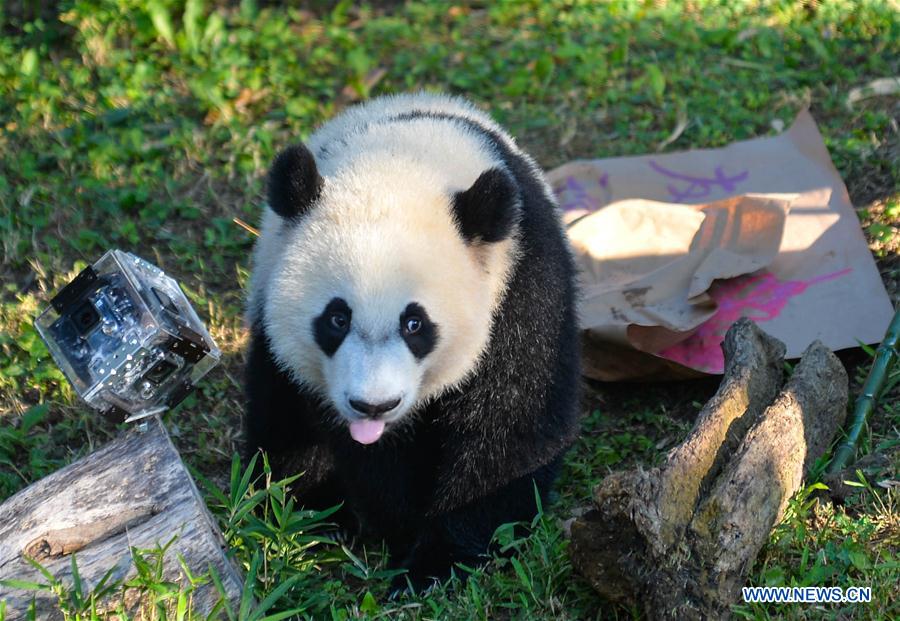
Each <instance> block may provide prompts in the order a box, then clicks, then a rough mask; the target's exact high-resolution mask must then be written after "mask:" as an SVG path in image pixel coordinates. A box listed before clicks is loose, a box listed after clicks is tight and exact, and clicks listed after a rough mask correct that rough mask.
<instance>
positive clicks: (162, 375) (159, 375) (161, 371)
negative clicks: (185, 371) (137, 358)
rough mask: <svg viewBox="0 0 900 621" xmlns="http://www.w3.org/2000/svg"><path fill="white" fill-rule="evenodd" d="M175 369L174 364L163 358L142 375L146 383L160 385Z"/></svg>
mask: <svg viewBox="0 0 900 621" xmlns="http://www.w3.org/2000/svg"><path fill="white" fill-rule="evenodd" d="M175 368H176V367H175V365H174V364H172V363H171V362H169V361H168V360H166V359H165V358H163V359H162V360H158V361H156V362H155V363H154V364H153V366H152V367H150V368H149V369H147V372H146V373H144V379H145V380H147V381H148V382H153V383H154V384H156V385H159V384H162V383H163V381H165V379H166V378H167V377H169V376H170V375H171V374H172V371H174V370H175Z"/></svg>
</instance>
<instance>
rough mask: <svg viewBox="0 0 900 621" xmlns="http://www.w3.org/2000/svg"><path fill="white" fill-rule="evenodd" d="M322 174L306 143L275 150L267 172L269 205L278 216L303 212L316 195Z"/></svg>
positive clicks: (320, 187)
mask: <svg viewBox="0 0 900 621" xmlns="http://www.w3.org/2000/svg"><path fill="white" fill-rule="evenodd" d="M321 191H322V177H321V176H319V170H318V168H316V160H315V158H314V157H313V154H312V152H310V150H309V149H307V148H306V145H303V144H296V145H294V146H292V147H288V148H287V149H285V150H284V151H282V152H281V153H279V154H278V157H276V158H275V161H274V162H273V163H272V170H271V171H270V172H269V206H270V207H271V208H272V211H274V212H275V213H277V214H278V215H279V216H281V217H282V218H294V217H296V216H299V215H301V214H303V213H304V212H305V211H306V210H307V209H309V208H310V207H311V206H312V204H313V203H315V202H316V200H317V199H318V198H319V194H320V193H321Z"/></svg>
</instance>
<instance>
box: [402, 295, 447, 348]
mask: <svg viewBox="0 0 900 621" xmlns="http://www.w3.org/2000/svg"><path fill="white" fill-rule="evenodd" d="M411 319H418V320H419V323H418V324H415V322H413V324H414V325H415V327H416V330H415V331H414V332H411V331H410V330H409V328H410V327H411V325H410V320H411ZM400 335H401V336H402V337H403V340H404V341H406V346H407V347H409V351H411V352H412V355H413V356H415V357H416V358H417V359H419V360H421V359H422V358H424V357H425V356H427V355H428V354H430V353H431V352H432V351H433V350H434V348H435V346H436V345H437V342H438V326H437V324H436V323H434V322H433V321H431V319H429V317H428V313H426V312H425V309H424V308H422V307H421V306H420V305H418V304H416V303H415V302H411V303H410V304H408V305H407V306H406V308H405V309H404V310H403V312H402V313H400Z"/></svg>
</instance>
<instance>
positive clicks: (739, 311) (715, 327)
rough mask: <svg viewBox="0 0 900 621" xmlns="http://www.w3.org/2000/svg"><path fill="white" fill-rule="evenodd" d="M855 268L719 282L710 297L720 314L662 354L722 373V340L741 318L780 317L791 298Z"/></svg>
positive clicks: (708, 371)
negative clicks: (814, 274) (800, 277)
mask: <svg viewBox="0 0 900 621" xmlns="http://www.w3.org/2000/svg"><path fill="white" fill-rule="evenodd" d="M851 271H853V270H852V268H849V267H848V268H847V269H843V270H840V271H837V272H832V273H830V274H824V275H822V276H817V277H815V278H811V279H809V280H779V279H778V278H777V277H776V276H775V275H774V274H772V273H771V272H761V273H759V274H753V275H747V276H738V277H737V278H730V279H728V280H722V281H718V282H716V283H714V284H713V286H712V287H710V290H709V294H710V297H712V298H713V300H715V302H716V304H717V305H718V307H719V308H718V310H717V311H716V314H715V315H713V316H712V317H710V318H709V319H707V320H706V321H705V322H703V323H702V324H700V327H699V328H698V329H697V331H696V332H694V334H692V335H691V336H690V337H689V338H687V339H685V340H684V341H682V342H681V343H678V344H677V345H673V346H672V347H669V348H667V349H664V350H663V351H661V352H659V355H660V356H662V357H663V358H667V359H669V360H673V361H674V362H678V363H680V364H683V365H684V366H686V367H690V368H692V369H697V370H698V371H705V372H707V373H722V371H723V370H724V369H725V357H724V355H723V354H722V341H723V340H724V339H725V333H726V332H728V328H730V327H731V324H733V323H734V322H735V321H737V320H738V319H740V318H741V317H749V318H750V319H752V320H754V321H756V322H763V321H770V320H772V319H775V318H776V317H778V315H780V314H781V311H782V310H783V309H784V307H785V306H786V305H787V303H788V302H789V301H790V299H791V298H794V297H796V296H798V295H800V294H802V293H803V292H804V291H806V290H807V289H808V288H809V287H811V286H812V285H816V284H819V283H821V282H826V281H828V280H834V279H835V278H839V277H841V276H844V275H846V274H849V273H850V272H851Z"/></svg>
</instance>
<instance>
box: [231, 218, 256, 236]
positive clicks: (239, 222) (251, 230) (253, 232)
mask: <svg viewBox="0 0 900 621" xmlns="http://www.w3.org/2000/svg"><path fill="white" fill-rule="evenodd" d="M231 221H232V222H234V223H235V224H237V225H238V226H239V227H241V228H242V229H244V230H245V231H247V232H248V233H250V234H251V235H255V236H256V237H259V229H257V228H255V227H252V226H250V225H249V224H247V223H246V222H244V221H243V220H241V219H240V218H238V217H234V218H232V219H231Z"/></svg>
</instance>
